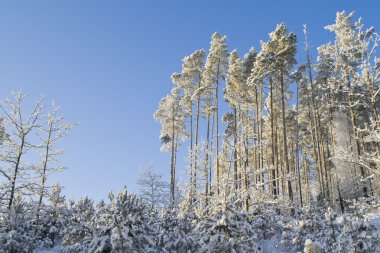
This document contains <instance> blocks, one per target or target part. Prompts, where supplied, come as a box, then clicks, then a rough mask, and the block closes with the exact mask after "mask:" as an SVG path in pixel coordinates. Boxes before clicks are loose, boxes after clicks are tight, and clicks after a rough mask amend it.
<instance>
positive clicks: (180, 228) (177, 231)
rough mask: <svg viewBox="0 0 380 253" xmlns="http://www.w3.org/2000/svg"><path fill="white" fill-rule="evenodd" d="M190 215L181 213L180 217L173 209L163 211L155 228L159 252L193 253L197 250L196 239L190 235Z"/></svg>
mask: <svg viewBox="0 0 380 253" xmlns="http://www.w3.org/2000/svg"><path fill="white" fill-rule="evenodd" d="M192 221H193V217H192V215H188V214H187V213H182V215H181V216H180V215H179V214H178V211H177V210H175V209H167V210H163V213H162V217H160V218H159V220H158V222H157V224H156V226H157V228H156V229H157V230H158V235H157V244H156V245H157V250H158V251H159V252H161V251H162V252H168V253H169V252H178V253H182V252H184V253H186V252H188V251H190V252H194V251H195V249H196V248H197V245H198V242H197V237H196V235H194V234H193V233H192Z"/></svg>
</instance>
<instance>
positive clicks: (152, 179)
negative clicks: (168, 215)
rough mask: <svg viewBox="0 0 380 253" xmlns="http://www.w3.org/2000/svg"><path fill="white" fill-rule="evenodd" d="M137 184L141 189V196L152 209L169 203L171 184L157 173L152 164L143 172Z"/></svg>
mask: <svg viewBox="0 0 380 253" xmlns="http://www.w3.org/2000/svg"><path fill="white" fill-rule="evenodd" d="M137 184H139V185H140V187H141V192H140V195H141V197H142V199H143V200H144V201H146V203H148V204H149V205H150V206H151V207H152V209H154V208H157V209H158V208H161V207H162V206H163V205H164V204H165V203H167V202H168V199H167V196H168V194H167V192H168V189H169V184H168V183H167V182H166V181H164V180H163V179H162V175H161V174H159V173H157V172H156V171H155V170H154V168H153V165H152V164H150V165H148V166H146V167H144V168H143V169H142V170H141V173H140V177H139V179H138V180H137Z"/></svg>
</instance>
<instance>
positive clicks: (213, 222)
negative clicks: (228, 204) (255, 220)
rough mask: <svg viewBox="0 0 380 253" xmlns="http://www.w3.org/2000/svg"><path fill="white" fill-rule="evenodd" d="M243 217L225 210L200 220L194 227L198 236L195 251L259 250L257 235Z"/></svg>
mask: <svg viewBox="0 0 380 253" xmlns="http://www.w3.org/2000/svg"><path fill="white" fill-rule="evenodd" d="M245 218H246V217H245V216H244V215H240V214H239V213H233V212H230V211H225V212H221V213H219V214H217V215H215V217H212V218H205V219H202V220H200V221H199V223H198V224H197V226H196V227H195V229H194V233H195V234H197V235H198V236H199V246H200V248H199V249H198V251H197V252H260V247H259V246H258V244H257V235H256V233H255V232H254V231H253V229H252V226H251V224H249V222H247V220H246V219H245Z"/></svg>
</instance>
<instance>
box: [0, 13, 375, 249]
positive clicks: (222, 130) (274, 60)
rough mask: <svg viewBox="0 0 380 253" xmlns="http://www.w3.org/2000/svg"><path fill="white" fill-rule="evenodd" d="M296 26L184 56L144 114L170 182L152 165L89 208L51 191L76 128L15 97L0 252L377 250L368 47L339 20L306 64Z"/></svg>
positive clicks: (49, 109)
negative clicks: (257, 40)
mask: <svg viewBox="0 0 380 253" xmlns="http://www.w3.org/2000/svg"><path fill="white" fill-rule="evenodd" d="M303 28H304V29H303V31H304V34H300V35H297V36H296V35H295V34H294V33H292V32H291V31H289V30H288V28H287V26H286V25H285V23H280V24H278V25H277V26H276V27H275V28H274V30H273V31H272V32H270V33H269V37H268V38H263V39H264V40H263V41H261V44H260V45H261V47H260V49H254V48H251V49H250V50H249V52H247V53H245V54H244V55H243V56H241V55H242V54H239V53H238V51H237V50H236V49H234V50H232V51H230V49H229V47H228V41H227V36H225V35H221V34H219V33H218V32H215V33H214V34H213V35H212V37H211V42H210V47H209V50H208V51H206V50H204V49H200V50H196V51H194V52H193V53H192V54H191V55H189V56H185V57H184V58H183V60H182V69H180V64H178V66H179V69H180V70H179V71H178V72H176V73H173V74H172V75H171V79H172V82H173V88H172V90H171V91H168V95H166V96H165V97H163V98H162V99H161V101H159V104H158V108H157V111H156V112H155V113H154V115H153V117H154V120H156V121H157V122H158V123H159V124H160V125H161V132H160V133H157V135H159V138H160V140H161V143H162V147H161V151H163V152H168V153H169V154H170V161H168V167H167V170H168V171H169V170H170V178H169V182H166V180H165V179H164V177H163V176H162V175H161V174H160V173H158V172H157V171H156V170H155V169H154V168H153V165H150V166H147V167H146V168H145V169H144V170H143V171H142V172H141V175H140V178H139V180H138V182H137V184H138V185H140V187H141V191H140V192H138V193H133V192H131V191H129V190H127V188H125V189H122V190H121V191H120V192H119V193H112V192H110V193H109V196H108V200H102V201H100V202H98V203H96V202H95V201H94V200H93V199H91V198H89V197H82V198H80V199H79V200H71V199H66V197H65V196H64V195H63V194H62V186H61V185H58V184H55V185H50V184H49V176H50V175H51V174H52V173H55V172H56V171H59V170H61V169H63V168H62V167H61V166H60V164H59V159H60V157H61V156H62V155H63V150H62V149H61V148H60V145H59V142H60V141H61V139H62V138H64V137H65V136H66V135H67V134H69V130H70V129H71V128H72V127H77V126H75V124H72V123H68V122H66V121H65V120H64V118H63V117H62V116H60V113H59V107H58V106H57V105H55V104H52V105H51V106H47V105H46V103H45V98H42V99H39V100H36V102H35V104H34V105H35V106H34V107H33V109H32V111H31V112H29V113H27V112H26V111H25V110H24V107H23V105H24V103H25V100H27V96H26V95H25V94H23V93H21V92H16V93H13V94H12V95H13V96H12V99H6V100H4V101H3V103H2V105H1V107H0V108H1V112H2V114H1V115H2V116H1V122H0V123H1V124H0V133H1V134H0V139H1V145H0V163H1V166H0V252H4V253H8V252H9V253H18V252H20V253H23V252H25V253H29V252H63V253H82V252H83V253H85V252H91V253H110V252H112V253H114V252H184V253H187V252H215V253H216V252H231V253H232V252H305V253H317V252H342V253H345V252H380V232H379V231H380V230H379V229H380V119H379V116H380V86H379V83H380V59H379V58H378V53H377V47H378V43H379V41H380V36H379V34H378V33H376V32H375V28H374V27H367V26H366V25H364V24H363V23H362V20H361V18H357V17H356V15H354V13H346V12H345V11H341V12H337V13H336V17H335V23H333V24H331V25H328V26H326V27H324V29H326V30H328V31H329V32H331V33H332V34H333V36H334V40H333V41H331V42H327V43H326V44H323V45H320V46H318V47H317V48H316V49H317V50H316V57H313V55H314V54H313V53H312V52H311V47H310V44H309V38H308V30H307V26H306V25H304V26H303ZM240 39H243V38H240ZM299 45H302V49H303V51H302V52H297V49H298V48H300V47H299ZM297 54H302V55H304V56H305V57H301V58H302V59H304V62H297V60H296V58H297ZM78 127H80V126H78ZM180 148H182V149H185V150H186V151H187V159H186V163H187V165H186V168H178V165H177V164H178V159H181V157H180V156H178V157H177V155H178V150H179V149H180ZM31 153H33V155H31ZM182 169H185V170H186V171H187V177H186V180H187V181H186V182H180V180H179V179H178V177H177V175H178V171H179V170H182Z"/></svg>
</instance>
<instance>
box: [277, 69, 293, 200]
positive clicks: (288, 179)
mask: <svg viewBox="0 0 380 253" xmlns="http://www.w3.org/2000/svg"><path fill="white" fill-rule="evenodd" d="M280 78H281V80H280V82H281V95H282V96H281V101H282V127H283V129H282V130H283V142H284V143H283V145H284V159H285V169H286V173H287V176H286V178H287V186H288V189H287V190H288V194H289V199H290V201H291V202H292V203H293V190H292V183H291V181H290V168H289V157H288V142H287V137H286V134H287V133H286V131H287V130H286V117H285V90H284V85H285V84H284V73H283V71H282V70H281V73H280Z"/></svg>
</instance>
